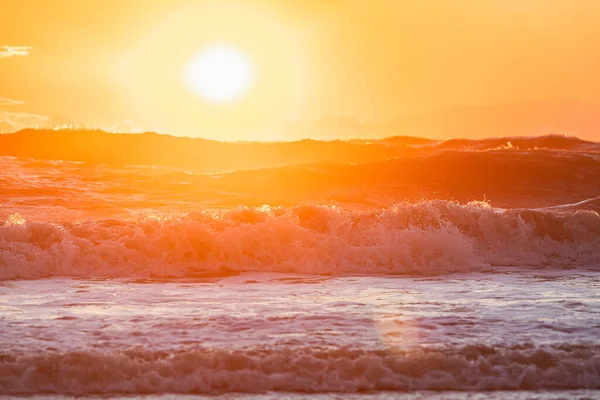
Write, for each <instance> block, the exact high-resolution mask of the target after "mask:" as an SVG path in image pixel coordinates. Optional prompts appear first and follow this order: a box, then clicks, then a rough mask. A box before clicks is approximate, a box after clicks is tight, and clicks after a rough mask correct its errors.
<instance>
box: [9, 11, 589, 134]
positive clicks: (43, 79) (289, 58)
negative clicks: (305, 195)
mask: <svg viewBox="0 0 600 400" xmlns="http://www.w3.org/2000/svg"><path fill="white" fill-rule="evenodd" d="M0 14H1V16H0V130H3V131H5V132H6V131H11V130H17V129H20V128H24V127H30V126H44V127H46V126H54V125H57V124H61V123H65V122H67V121H69V120H73V121H75V122H77V123H80V124H82V125H84V126H86V127H99V128H102V129H106V130H113V131H125V132H129V131H146V130H152V131H158V132H163V133H171V134H178V135H187V136H200V137H208V138H213V139H226V140H253V139H257V140H261V139H270V138H276V139H284V140H285V139H286V138H285V137H281V135H282V134H280V136H277V135H278V134H277V132H278V127H279V126H281V124H283V123H285V122H286V121H291V120H297V119H312V118H320V117H322V116H324V115H341V116H348V117H351V118H354V119H357V120H361V121H386V120H391V119H394V118H396V117H400V116H405V115H409V114H413V113H421V112H426V111H429V110H435V109H439V108H444V107H452V106H486V105H498V104H516V103H521V102H528V101H536V100H545V99H554V98H573V99H577V100H580V101H583V102H586V103H590V104H600V74H599V73H598V71H600V45H599V39H598V38H600V24H598V21H600V1H597V0H578V1H568V0H562V1H558V0H546V1H540V0H535V1H534V0H505V1H492V0H461V1H459V0H456V1H443V0H437V1H436V0H420V1H403V0H389V1H386V0H369V1H366V0H365V1H358V0H285V1H284V0H237V1H236V0H222V1H208V0H207V1H203V0H196V1H189V0H164V1H158V0H155V1H149V0H85V1H84V0H52V1H50V0H3V1H2V5H1V12H0ZM210 46H225V48H226V49H233V50H234V51H235V54H239V55H242V56H243V57H244V60H246V61H244V62H247V64H248V65H249V66H250V67H249V68H250V69H248V71H249V72H248V71H246V72H247V73H248V74H251V80H250V81H248V82H242V83H243V84H244V85H246V86H244V88H246V89H244V91H243V93H242V92H240V93H241V94H239V95H238V94H236V96H235V99H234V100H232V101H227V102H219V101H213V100H214V99H213V100H211V99H210V96H208V97H206V96H204V97H203V96H201V95H199V94H198V91H197V90H195V89H194V87H193V84H191V83H190V78H189V76H187V75H186V74H188V75H189V71H188V69H189V66H190V63H191V62H193V61H194V60H197V59H198V57H201V56H199V55H201V54H203V53H202V52H203V50H206V49H207V48H210ZM235 54H234V56H233V57H234V58H235V57H236V55H235ZM209 67H211V65H209ZM186 71H188V72H186ZM196 78H197V77H196ZM191 79H192V80H193V79H194V77H192V78H191ZM219 90H220V88H218V87H217V91H219ZM234 90H235V88H234ZM218 95H219V93H217V95H216V98H218ZM213 97H214V96H213ZM599 139H600V134H599Z"/></svg>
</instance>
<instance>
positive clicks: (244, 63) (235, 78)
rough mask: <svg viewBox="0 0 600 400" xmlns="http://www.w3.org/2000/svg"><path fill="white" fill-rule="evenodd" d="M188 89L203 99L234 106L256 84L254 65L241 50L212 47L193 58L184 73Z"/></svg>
mask: <svg viewBox="0 0 600 400" xmlns="http://www.w3.org/2000/svg"><path fill="white" fill-rule="evenodd" d="M185 81H186V84H187V86H188V87H189V88H190V89H191V90H192V91H193V92H194V93H195V94H197V95H198V96H200V97H201V98H202V99H204V100H206V101H209V102H212V103H217V104H223V103H231V102H234V101H236V100H238V99H240V98H241V97H243V96H244V95H245V94H247V93H248V92H249V91H250V89H252V86H253V84H254V65H253V63H252V61H251V60H250V58H249V57H248V56H247V55H246V54H244V52H242V51H241V50H239V49H237V48H236V47H234V46H231V45H225V44H213V45H210V46H207V47H205V48H204V49H202V50H201V51H200V52H199V53H198V54H197V55H196V56H195V57H193V58H192V60H191V61H190V63H189V64H188V66H187V68H186V71H185Z"/></svg>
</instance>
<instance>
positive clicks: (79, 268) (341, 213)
mask: <svg viewBox="0 0 600 400" xmlns="http://www.w3.org/2000/svg"><path fill="white" fill-rule="evenodd" d="M598 249H600V216H599V215H598V214H597V213H596V212H594V211H586V210H578V211H568V210H567V211H562V210H558V211H554V210H525V209H524V210H516V209H515V210H499V209H495V208H493V207H491V206H489V205H488V204H487V203H480V202H478V203H470V204H467V205H461V204H459V203H456V202H449V201H426V202H421V203H417V204H408V203H405V204H398V205H395V206H393V207H390V208H387V209H384V210H379V211H356V210H348V209H343V208H336V207H321V206H309V205H307V206H298V207H291V208H285V207H276V208H269V207H263V208H247V207H242V208H237V209H234V210H219V211H198V212H193V213H189V214H186V215H184V216H180V217H170V218H140V219H137V220H120V219H106V220H100V221H88V222H82V223H68V222H63V223H53V222H27V221H25V220H24V219H23V218H22V217H20V216H18V215H13V216H11V217H10V218H9V220H8V221H7V223H6V224H5V225H4V226H0V279H2V280H9V279H34V278H40V277H48V276H61V275H63V276H77V277H128V276H164V277H169V276H193V275H194V274H202V273H206V272H216V271H220V272H225V273H229V272H234V273H235V272H242V271H261V272H294V273H309V274H333V275H340V274H365V275H379V274H444V273H451V272H458V271H471V270H480V269H486V268H490V267H498V266H509V265H511V266H534V267H557V268H577V267H585V266H593V265H597V264H599V263H600V252H599V251H598Z"/></svg>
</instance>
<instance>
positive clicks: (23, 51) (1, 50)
mask: <svg viewBox="0 0 600 400" xmlns="http://www.w3.org/2000/svg"><path fill="white" fill-rule="evenodd" d="M32 49H33V47H29V46H0V58H7V57H18V56H28V55H29V53H30V51H31V50H32Z"/></svg>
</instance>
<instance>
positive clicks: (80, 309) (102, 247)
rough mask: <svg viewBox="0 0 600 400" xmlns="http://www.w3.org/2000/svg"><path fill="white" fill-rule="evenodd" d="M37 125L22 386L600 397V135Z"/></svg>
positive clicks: (2, 205)
mask: <svg viewBox="0 0 600 400" xmlns="http://www.w3.org/2000/svg"><path fill="white" fill-rule="evenodd" d="M45 134H47V135H48V137H50V138H52V139H53V140H57V138H59V139H60V136H52V135H60V134H57V133H51V132H49V133H45ZM75 134H76V135H79V136H78V137H80V138H85V135H88V134H89V135H96V134H97V133H93V132H92V133H86V132H76V133H72V132H71V133H65V135H75ZM18 135H21V136H20V138H21V139H22V138H23V137H25V136H23V135H24V134H23V133H20V134H15V136H13V135H4V136H5V137H3V138H0V145H2V146H3V147H0V224H1V225H0V395H2V396H6V397H9V396H14V397H19V396H28V397H30V398H61V399H62V398H72V397H78V398H79V397H100V398H116V397H126V398H144V399H150V398H153V399H172V398H177V399H179V398H187V397H188V396H195V398H236V399H237V398H240V399H242V398H243V399H263V398H264V399H279V398H290V399H300V398H317V399H391V398H394V399H395V398H399V399H420V398H425V399H487V398H491V399H562V398H565V399H570V398H581V399H587V398H600V341H599V338H600V215H599V214H598V211H599V210H600V189H599V188H600V144H596V143H593V142H587V141H583V140H579V139H577V138H573V137H564V136H545V137H532V138H498V139H485V140H468V141H467V140H445V141H428V140H416V139H415V140H409V139H406V138H389V139H383V140H371V141H363V140H356V141H347V142H344V141H337V142H319V141H301V142H295V143H286V144H264V145H259V144H252V143H250V144H219V146H225V147H224V148H225V149H226V150H224V152H223V153H220V155H221V156H220V157H215V156H212V158H211V156H210V153H211V152H210V151H206V152H204V153H199V154H203V155H205V157H204V156H198V158H194V157H192V156H190V155H189V154H188V155H185V156H184V155H181V156H177V155H175V156H173V157H171V158H166V157H163V156H160V157H159V156H157V157H156V159H155V161H154V162H153V161H152V157H151V154H150V153H148V152H147V154H150V156H148V159H141V158H140V157H138V155H137V154H138V153H135V154H136V155H131V157H130V159H127V158H123V157H125V156H122V155H120V156H119V157H121V158H117V157H116V156H112V155H111V154H112V153H111V152H110V151H109V150H107V149H109V148H110V147H111V146H112V145H111V146H108V145H104V144H102V143H101V142H98V141H97V140H96V141H93V143H94V146H97V147H95V151H96V152H95V153H93V154H96V155H97V156H95V157H96V158H94V159H90V158H89V157H87V156H86V157H87V158H86V157H84V156H81V157H80V156H78V155H80V154H88V153H89V154H92V152H91V150H90V152H88V153H85V151H82V150H81V149H77V151H75V150H73V151H70V150H69V149H65V148H61V150H60V151H58V150H53V149H46V148H45V147H44V146H43V145H42V144H40V143H41V142H39V141H36V142H35V143H36V145H35V146H34V145H30V146H29V147H27V148H23V147H22V146H20V145H19V143H20V142H19V140H21V139H19V136H18ZM35 135H41V134H40V133H37V132H36V133H35ZM107 135H108V134H107ZM8 136H10V137H8ZM94 137H95V136H94ZM115 137H118V140H121V139H123V140H127V141H128V143H133V145H132V146H134V147H135V146H138V147H139V148H140V152H139V154H141V153H143V151H144V149H147V148H148V147H144V146H147V142H149V141H151V140H157V139H156V137H155V136H152V137H148V136H145V135H112V136H111V135H108V136H106V137H103V139H102V140H106V141H111V140H116V139H114V138H115ZM17 139H18V140H17ZM3 140H4V142H3ZM11 140H12V141H13V142H10V141H11ZM160 140H168V141H171V142H173V143H179V142H177V140H184V139H174V138H170V139H165V138H162V137H161V138H160ZM187 140H189V139H187ZM171 142H169V143H171ZM32 143H33V142H32ZM98 143H100V144H98ZM186 143H188V142H186ZM188 145H189V143H188V144H185V146H188ZM215 145H216V144H215V143H212V144H211V143H205V144H201V145H198V146H215ZM36 146H37V147H36ZM103 146H104V147H103ZM127 146H129V144H128V145H127ZM148 146H149V145H148ZM170 146H171V147H169V149H170V151H172V149H173V148H174V147H176V146H179V144H177V145H175V144H171V145H170ZM195 146H196V145H195ZM227 146H229V147H227ZM244 146H247V147H244ZM260 146H263V147H260ZM294 149H296V150H294ZM71 150H72V149H71ZM113 150H114V148H113ZM182 151H183V150H182ZM256 152H258V153H260V154H261V156H260V157H258V156H252V155H253V154H255V153H256ZM133 153H134V152H131V154H133ZM98 154H99V155H98ZM120 154H123V151H121V152H120ZM182 154H183V153H182ZM298 154H300V155H298ZM136 157H137V158H136ZM142 158H143V157H142ZM242 161H243V163H242ZM242 164H243V165H247V167H244V166H243V165H242ZM31 396H33V397H31Z"/></svg>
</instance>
